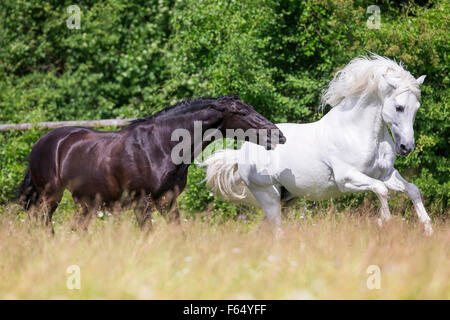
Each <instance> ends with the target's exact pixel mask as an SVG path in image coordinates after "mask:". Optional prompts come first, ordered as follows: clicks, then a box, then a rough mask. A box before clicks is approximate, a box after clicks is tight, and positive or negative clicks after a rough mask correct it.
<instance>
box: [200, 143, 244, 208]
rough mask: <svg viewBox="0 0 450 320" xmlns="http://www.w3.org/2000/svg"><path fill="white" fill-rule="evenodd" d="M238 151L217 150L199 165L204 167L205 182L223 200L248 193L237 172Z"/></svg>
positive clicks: (242, 197) (238, 197) (233, 198)
mask: <svg viewBox="0 0 450 320" xmlns="http://www.w3.org/2000/svg"><path fill="white" fill-rule="evenodd" d="M240 151H241V150H231V149H223V150H219V151H216V152H214V153H213V154H212V155H211V156H210V157H209V158H208V159H206V160H205V161H204V162H203V163H201V164H200V166H202V167H206V179H205V180H206V184H207V185H208V186H210V187H211V188H212V189H213V191H214V193H215V194H216V195H218V196H220V197H222V198H224V199H225V200H235V201H236V200H240V199H245V198H247V197H248V196H249V195H250V190H249V189H248V188H247V186H246V185H245V184H244V182H243V181H242V179H241V176H240V175H239V172H238V161H239V152H240Z"/></svg>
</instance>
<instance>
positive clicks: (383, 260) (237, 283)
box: [0, 214, 450, 299]
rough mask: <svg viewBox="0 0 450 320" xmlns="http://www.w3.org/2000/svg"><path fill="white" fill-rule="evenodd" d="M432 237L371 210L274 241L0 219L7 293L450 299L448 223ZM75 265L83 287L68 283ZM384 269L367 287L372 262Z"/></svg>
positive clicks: (128, 221)
mask: <svg viewBox="0 0 450 320" xmlns="http://www.w3.org/2000/svg"><path fill="white" fill-rule="evenodd" d="M434 229H435V234H434V235H433V236H432V237H426V236H425V235H424V234H423V232H422V229H421V228H420V226H419V225H418V224H417V223H415V222H406V221H401V219H400V218H394V219H393V221H392V223H390V224H389V225H386V226H384V227H383V228H381V229H380V228H378V227H377V225H376V218H375V217H370V216H369V215H363V216H359V215H358V216H352V215H349V214H340V215H337V214H330V215H327V216H325V217H323V216H321V217H317V218H314V219H309V220H301V219H296V220H294V219H289V220H288V221H287V222H285V224H284V226H283V234H282V235H281V236H280V238H278V239H274V238H273V237H272V236H271V235H270V234H268V233H267V232H264V231H259V229H258V223H257V222H253V223H250V224H246V223H243V222H229V223H225V224H213V225H211V224H208V223H206V222H201V221H192V220H190V221H183V223H182V224H181V226H176V225H167V224H166V223H165V221H164V220H163V219H161V218H159V219H157V221H156V223H155V225H154V230H153V231H152V232H151V234H149V235H147V236H145V235H143V234H142V233H141V232H140V231H139V230H138V228H137V227H136V225H135V223H134V220H133V218H132V217H131V216H130V215H129V214H124V215H122V216H121V217H119V218H109V219H106V221H96V222H94V223H93V224H92V225H91V226H90V229H89V231H88V232H87V233H72V232H70V231H69V229H68V223H66V222H64V223H62V224H61V225H60V226H58V227H57V228H56V235H55V236H53V237H52V236H50V235H49V234H48V233H47V232H46V231H45V230H42V229H36V228H35V227H32V226H30V224H29V223H28V222H27V220H26V219H25V220H22V221H21V220H20V219H17V217H15V216H13V215H11V214H10V215H8V214H2V215H1V216H0V298H2V299H14V298H18V299H31V298H37V299H49V298H50V299H53V298H56V299H59V298H67V299H94V298H95V299H96V298H101V299H235V298H236V299H241V298H243V299H253V298H255V299H330V298H331V299H366V298H368V299H434V298H437V299H449V298H450V268H449V267H450V250H449V248H450V228H449V224H448V223H446V222H445V221H441V222H436V223H435V224H434ZM70 265H78V266H79V267H80V270H81V289H80V290H69V289H68V288H67V287H66V281H67V278H68V276H69V275H68V274H67V273H66V270H67V268H68V266H70ZM370 265H377V266H379V267H380V269H381V288H380V289H378V290H377V289H375V290H369V289H368V288H367V285H366V281H367V279H368V277H369V275H368V274H367V273H366V270H367V268H368V266H370Z"/></svg>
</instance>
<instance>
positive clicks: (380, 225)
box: [377, 218, 383, 228]
mask: <svg viewBox="0 0 450 320" xmlns="http://www.w3.org/2000/svg"><path fill="white" fill-rule="evenodd" d="M377 224H378V226H379V227H380V228H381V227H382V226H383V221H382V220H381V218H378V219H377Z"/></svg>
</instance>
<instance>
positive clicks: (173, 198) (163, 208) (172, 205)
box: [158, 187, 180, 223]
mask: <svg viewBox="0 0 450 320" xmlns="http://www.w3.org/2000/svg"><path fill="white" fill-rule="evenodd" d="M179 194H180V190H179V188H178V187H175V188H174V189H173V190H170V191H167V192H166V193H165V194H164V195H163V196H162V197H161V198H160V199H159V200H158V209H159V211H160V212H161V214H162V215H164V217H165V218H166V219H167V220H168V221H169V222H175V223H180V212H179V211H178V204H177V197H178V195H179Z"/></svg>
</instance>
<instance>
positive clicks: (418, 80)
mask: <svg viewBox="0 0 450 320" xmlns="http://www.w3.org/2000/svg"><path fill="white" fill-rule="evenodd" d="M425 78H426V75H421V76H420V77H418V78H417V79H416V80H417V82H418V83H419V86H421V85H422V84H423V81H424V80H425Z"/></svg>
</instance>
